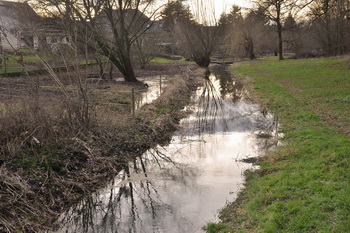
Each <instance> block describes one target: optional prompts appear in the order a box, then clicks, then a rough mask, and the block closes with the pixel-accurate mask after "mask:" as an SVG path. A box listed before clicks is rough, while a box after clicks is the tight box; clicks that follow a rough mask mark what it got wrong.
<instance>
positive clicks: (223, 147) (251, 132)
mask: <svg viewBox="0 0 350 233" xmlns="http://www.w3.org/2000/svg"><path fill="white" fill-rule="evenodd" d="M211 72H212V73H208V74H207V75H206V77H205V84H204V86H203V87H200V88H198V90H197V91H196V93H195V95H194V96H193V98H192V101H191V102H192V104H191V105H190V106H188V107H187V108H186V110H189V111H191V112H192V113H191V114H190V115H189V116H188V117H187V118H185V119H183V120H182V121H181V123H180V128H181V129H180V130H179V131H177V132H176V133H175V135H174V136H173V138H172V140H171V143H170V144H169V145H167V146H164V147H161V146H158V147H157V148H155V149H152V150H149V151H147V152H146V153H144V154H143V155H142V156H141V157H139V158H137V159H136V160H135V161H134V162H132V163H130V164H129V166H126V167H125V169H124V170H123V171H121V172H120V173H119V174H118V175H117V176H116V177H115V179H114V180H113V182H111V183H110V184H108V185H107V186H106V187H105V188H103V189H101V190H99V191H98V192H96V193H94V194H93V195H91V196H90V197H88V198H86V199H84V201H82V202H81V203H79V205H77V206H75V207H73V208H71V209H70V210H69V211H68V212H67V213H65V214H63V215H62V216H61V218H60V222H61V224H62V225H61V226H62V228H61V229H60V230H59V231H56V232H98V233H99V232H101V233H102V232H103V233H105V232H121V233H124V232H129V233H180V232H191V233H195V232H203V230H202V227H203V226H204V225H206V224H207V223H208V222H216V221H218V220H219V219H218V214H219V210H220V209H221V208H223V207H224V206H225V204H226V203H227V202H232V201H234V200H235V198H236V197H237V194H238V192H239V191H240V190H241V189H242V188H243V183H244V175H243V173H244V171H246V170H247V169H257V167H255V166H254V165H252V164H251V163H248V162H247V161H249V159H251V158H256V157H257V156H261V155H263V154H264V153H266V151H267V150H270V149H273V148H274V147H275V145H276V144H277V142H278V140H277V138H276V137H275V136H274V135H275V134H276V129H277V126H278V123H277V122H276V120H275V118H274V116H273V115H271V114H263V113H262V112H261V110H260V109H259V106H258V105H256V104H253V103H251V102H250V101H249V100H248V99H247V95H248V93H247V91H246V89H245V88H244V86H243V85H241V83H239V82H238V81H236V80H235V79H234V78H233V77H232V76H231V75H230V74H229V73H228V72H227V71H226V70H225V67H224V66H215V67H213V69H212V70H211ZM155 82H156V81H155Z"/></svg>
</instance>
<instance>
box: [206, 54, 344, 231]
mask: <svg viewBox="0 0 350 233" xmlns="http://www.w3.org/2000/svg"><path fill="white" fill-rule="evenodd" d="M349 64H350V58H349V57H341V58H331V59H325V58H323V59H308V60H305V59H301V60H285V61H277V60H276V59H271V58H268V59H261V60H258V61H249V62H242V63H241V64H240V66H239V67H237V68H235V69H233V70H232V72H233V74H234V75H236V76H237V77H239V78H241V79H245V80H247V79H249V80H251V83H252V85H253V87H254V89H255V91H254V92H255V95H256V96H257V98H258V99H259V101H260V102H261V103H262V105H265V106H267V107H268V108H269V110H270V111H271V112H273V113H274V114H275V115H277V116H278V117H279V118H280V120H281V125H282V127H281V131H282V132H283V133H284V135H285V137H284V139H283V140H284V142H285V145H284V146H281V147H279V148H278V150H277V151H275V152H273V153H270V154H268V155H266V156H265V157H263V158H261V159H260V161H259V162H258V165H259V166H260V167H261V168H260V169H259V170H257V171H255V172H248V173H247V174H246V188H245V189H244V190H243V191H242V192H241V195H240V196H239V198H238V200H237V201H236V202H235V203H232V204H229V205H228V206H227V207H225V208H224V209H223V210H222V211H221V219H222V221H223V222H221V223H217V224H208V226H207V231H208V232H271V233H272V232H278V233H280V232H298V233H299V232H350V185H349V183H350V66H349Z"/></svg>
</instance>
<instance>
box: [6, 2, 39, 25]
mask: <svg viewBox="0 0 350 233" xmlns="http://www.w3.org/2000/svg"><path fill="white" fill-rule="evenodd" d="M1 15H4V16H7V17H10V18H14V19H16V20H18V21H20V22H22V23H28V22H33V21H34V20H37V19H39V16H38V15H37V14H36V12H35V11H34V10H33V8H32V7H30V6H29V4H28V3H25V2H24V3H23V2H12V1H3V0H0V16H1Z"/></svg>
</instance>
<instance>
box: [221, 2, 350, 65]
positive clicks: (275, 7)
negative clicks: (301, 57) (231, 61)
mask: <svg viewBox="0 0 350 233" xmlns="http://www.w3.org/2000/svg"><path fill="white" fill-rule="evenodd" d="M349 13H350V1H349V0H337V1H336V0H310V1H298V0H265V1H258V2H256V3H255V7H254V8H253V9H250V10H249V11H248V12H246V13H245V14H244V13H243V11H242V9H241V8H240V7H238V6H233V7H232V9H231V12H230V13H228V14H223V15H222V16H221V18H220V21H219V25H220V26H221V27H222V28H224V31H225V34H226V36H225V42H224V48H225V50H226V53H228V54H236V55H241V56H246V57H249V58H251V59H254V58H255V56H256V54H257V53H259V54H264V53H272V52H273V53H275V54H276V55H277V54H278V55H279V59H280V60H283V59H284V57H283V54H284V53H283V52H284V51H283V50H284V49H285V50H287V51H288V52H293V53H296V54H309V55H310V54H314V55H316V54H318V55H325V56H335V55H341V54H346V53H348V52H349V51H350V39H349V38H350V20H349V19H350V14H349Z"/></svg>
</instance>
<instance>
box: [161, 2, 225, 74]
mask: <svg viewBox="0 0 350 233" xmlns="http://www.w3.org/2000/svg"><path fill="white" fill-rule="evenodd" d="M169 4H174V5H175V6H176V7H173V8H172V7H168V8H166V9H170V10H169V11H163V12H164V14H165V13H167V14H168V15H170V16H171V17H170V16H169V17H168V19H171V20H172V21H168V23H169V25H170V28H172V33H173V35H174V38H175V39H176V41H177V45H178V46H179V47H180V49H181V50H182V51H183V53H184V54H185V56H188V57H190V58H191V59H192V60H193V61H195V62H196V63H197V64H198V65H199V66H201V67H208V66H209V64H210V61H211V60H210V56H211V55H212V54H213V52H214V50H215V49H216V47H217V46H218V45H219V43H220V40H221V38H222V34H221V33H220V30H219V27H218V26H217V22H216V21H215V17H214V13H213V12H212V10H213V9H214V8H213V6H211V5H210V4H209V7H208V2H206V3H204V2H203V1H201V0H197V1H195V2H194V4H195V7H194V9H196V12H194V15H193V13H191V12H190V11H189V10H188V8H186V7H184V6H183V5H182V2H181V1H175V2H170V3H169ZM174 11H175V12H174ZM176 11H179V12H176ZM181 15H183V16H185V17H182V18H180V17H179V16H181Z"/></svg>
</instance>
